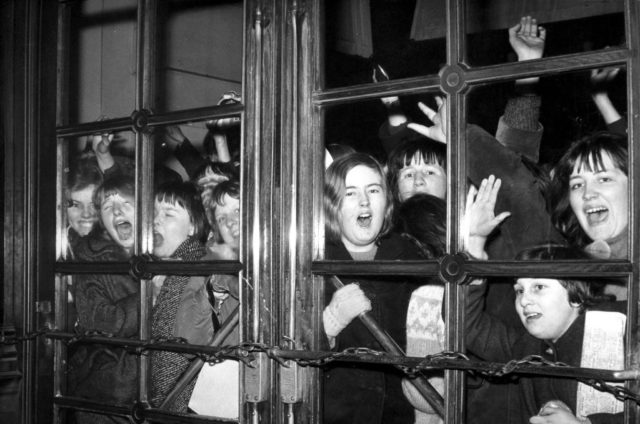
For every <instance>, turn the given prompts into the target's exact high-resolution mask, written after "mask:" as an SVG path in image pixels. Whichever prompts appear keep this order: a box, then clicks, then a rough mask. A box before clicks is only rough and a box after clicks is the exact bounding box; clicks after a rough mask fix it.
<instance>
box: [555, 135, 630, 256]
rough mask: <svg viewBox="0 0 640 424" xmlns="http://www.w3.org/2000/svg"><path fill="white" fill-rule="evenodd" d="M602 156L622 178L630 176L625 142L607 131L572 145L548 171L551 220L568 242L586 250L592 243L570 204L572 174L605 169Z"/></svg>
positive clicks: (620, 137)
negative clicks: (583, 170) (611, 162)
mask: <svg viewBox="0 0 640 424" xmlns="http://www.w3.org/2000/svg"><path fill="white" fill-rule="evenodd" d="M604 154H607V155H609V156H610V157H611V160H612V161H613V164H614V165H615V166H616V167H617V168H619V169H620V170H621V171H622V172H624V174H625V175H629V170H628V158H629V153H628V150H627V138H626V137H625V136H622V135H617V134H612V133H610V132H606V131H599V132H596V133H593V134H591V135H588V136H586V137H584V138H582V139H580V140H578V141H576V142H575V143H573V144H572V145H571V147H569V150H567V152H566V153H565V154H564V155H563V156H562V158H560V160H559V161H558V163H557V164H556V166H555V168H554V169H553V170H552V171H551V174H552V175H551V183H550V184H549V193H548V199H549V203H550V206H551V220H552V222H553V224H554V225H555V226H556V228H558V230H560V231H561V232H563V233H564V234H565V236H566V237H567V240H569V241H570V242H571V243H572V244H575V245H577V246H585V245H587V244H589V243H590V242H591V241H592V240H591V239H590V238H589V236H587V234H586V233H585V232H584V230H583V229H582V227H581V226H580V223H579V222H578V218H577V217H576V215H575V213H574V212H573V210H572V209H571V205H570V203H569V188H570V187H569V186H570V183H569V181H570V178H571V174H572V173H573V170H574V168H575V167H576V166H578V167H584V168H585V169H588V170H589V171H595V170H600V169H604V166H603V159H602V158H603V155H604Z"/></svg>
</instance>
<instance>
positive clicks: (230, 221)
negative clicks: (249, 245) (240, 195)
mask: <svg viewBox="0 0 640 424" xmlns="http://www.w3.org/2000/svg"><path fill="white" fill-rule="evenodd" d="M214 218H215V221H216V222H215V224H216V226H217V227H218V231H219V232H220V236H221V237H222V240H223V241H224V243H225V244H227V245H228V246H229V247H231V248H232V249H234V250H238V246H239V242H240V199H236V198H234V197H232V196H229V195H228V194H225V195H224V197H223V198H222V203H218V204H217V205H216V209H215V211H214Z"/></svg>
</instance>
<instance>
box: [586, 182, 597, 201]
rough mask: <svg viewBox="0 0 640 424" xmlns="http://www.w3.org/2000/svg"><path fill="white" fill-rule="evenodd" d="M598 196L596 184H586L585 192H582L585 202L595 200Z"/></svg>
mask: <svg viewBox="0 0 640 424" xmlns="http://www.w3.org/2000/svg"><path fill="white" fill-rule="evenodd" d="M597 195H598V191H597V190H596V187H595V184H592V183H584V191H583V192H582V198H583V199H584V200H588V199H593V198H594V197H596V196H597Z"/></svg>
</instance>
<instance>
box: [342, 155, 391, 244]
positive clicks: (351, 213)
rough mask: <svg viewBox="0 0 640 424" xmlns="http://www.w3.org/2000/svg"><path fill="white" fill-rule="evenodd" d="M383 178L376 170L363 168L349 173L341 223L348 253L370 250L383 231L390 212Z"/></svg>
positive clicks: (343, 199) (346, 179) (356, 167)
mask: <svg viewBox="0 0 640 424" xmlns="http://www.w3.org/2000/svg"><path fill="white" fill-rule="evenodd" d="M382 179H383V176H382V175H380V174H379V173H378V172H377V171H376V170H374V169H371V168H369V167H367V166H364V165H358V166H355V167H354V168H353V169H351V170H350V171H349V172H348V173H347V176H346V178H345V189H344V193H343V197H342V204H341V206H340V210H339V211H338V221H339V224H340V232H341V238H342V242H343V243H344V245H345V247H346V248H347V250H349V251H352V252H366V251H369V250H371V248H372V247H373V245H374V243H375V241H376V239H377V238H378V235H379V234H380V231H381V230H382V225H383V223H384V218H385V212H386V209H387V196H386V193H385V192H384V185H383V180H382Z"/></svg>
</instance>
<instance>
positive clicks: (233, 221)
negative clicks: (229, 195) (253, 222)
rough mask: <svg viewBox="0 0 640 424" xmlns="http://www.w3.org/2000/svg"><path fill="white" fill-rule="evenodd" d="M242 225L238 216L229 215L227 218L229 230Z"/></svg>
mask: <svg viewBox="0 0 640 424" xmlns="http://www.w3.org/2000/svg"><path fill="white" fill-rule="evenodd" d="M239 223H240V217H239V216H238V215H236V214H233V213H232V214H229V216H227V221H226V224H227V228H229V229H232V228H233V227H234V226H237V225H238V224H239Z"/></svg>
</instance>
